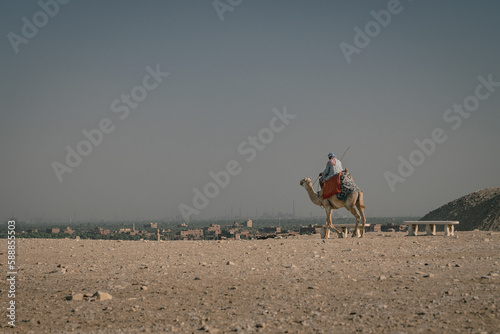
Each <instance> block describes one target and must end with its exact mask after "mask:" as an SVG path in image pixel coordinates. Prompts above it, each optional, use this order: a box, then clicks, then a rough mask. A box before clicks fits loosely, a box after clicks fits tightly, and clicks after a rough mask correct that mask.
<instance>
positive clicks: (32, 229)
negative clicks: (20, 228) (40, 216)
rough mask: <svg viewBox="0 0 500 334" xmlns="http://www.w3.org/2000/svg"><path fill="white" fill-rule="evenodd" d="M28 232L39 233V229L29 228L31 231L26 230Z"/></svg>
mask: <svg viewBox="0 0 500 334" xmlns="http://www.w3.org/2000/svg"><path fill="white" fill-rule="evenodd" d="M26 232H28V233H37V232H38V229H37V228H29V229H27V230H26Z"/></svg>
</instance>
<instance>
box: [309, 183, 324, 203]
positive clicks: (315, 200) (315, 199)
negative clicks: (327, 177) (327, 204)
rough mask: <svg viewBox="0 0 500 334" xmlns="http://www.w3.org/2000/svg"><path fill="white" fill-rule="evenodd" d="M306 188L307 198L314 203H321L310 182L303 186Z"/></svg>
mask: <svg viewBox="0 0 500 334" xmlns="http://www.w3.org/2000/svg"><path fill="white" fill-rule="evenodd" d="M305 188H306V190H307V194H308V195H309V198H310V199H311V202H313V203H314V204H316V205H321V199H320V198H319V196H318V194H317V193H316V192H315V191H314V189H313V187H312V184H310V183H309V184H307V186H306V187H305Z"/></svg>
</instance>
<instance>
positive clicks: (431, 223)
mask: <svg viewBox="0 0 500 334" xmlns="http://www.w3.org/2000/svg"><path fill="white" fill-rule="evenodd" d="M404 224H406V225H408V236H413V235H417V234H418V225H425V230H426V231H427V235H436V225H444V235H445V236H454V235H455V225H458V224H459V222H458V221H456V220H441V221H438V220H427V221H425V220H417V221H405V222H404Z"/></svg>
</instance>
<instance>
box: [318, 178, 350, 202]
mask: <svg viewBox="0 0 500 334" xmlns="http://www.w3.org/2000/svg"><path fill="white" fill-rule="evenodd" d="M342 173H345V171H342V172H340V173H338V174H336V175H334V176H333V177H332V178H330V179H329V180H327V181H326V182H325V183H324V184H323V182H321V180H320V181H319V182H320V185H321V190H323V199H327V198H330V197H332V196H333V195H336V194H340V192H341V187H340V186H341V182H340V175H341V174H342Z"/></svg>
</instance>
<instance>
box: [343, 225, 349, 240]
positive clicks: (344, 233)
mask: <svg viewBox="0 0 500 334" xmlns="http://www.w3.org/2000/svg"><path fill="white" fill-rule="evenodd" d="M348 234H349V231H348V229H347V227H342V238H347V235H348Z"/></svg>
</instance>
